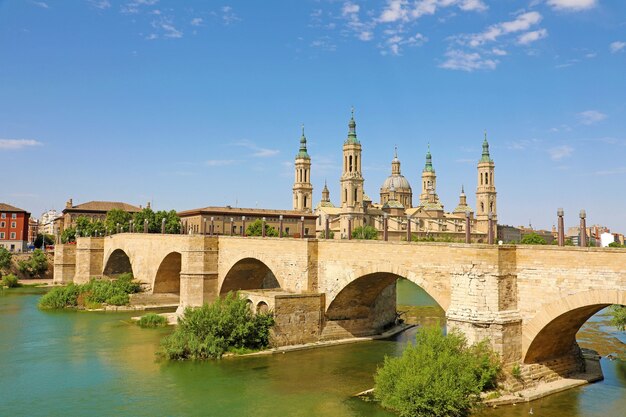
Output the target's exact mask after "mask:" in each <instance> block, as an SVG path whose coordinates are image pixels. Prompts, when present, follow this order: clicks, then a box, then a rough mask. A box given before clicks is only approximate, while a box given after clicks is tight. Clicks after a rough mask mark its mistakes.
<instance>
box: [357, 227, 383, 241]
mask: <svg viewBox="0 0 626 417" xmlns="http://www.w3.org/2000/svg"><path fill="white" fill-rule="evenodd" d="M352 238H353V239H365V240H376V239H378V230H376V229H375V228H374V227H373V226H359V227H357V228H356V229H354V230H353V231H352Z"/></svg>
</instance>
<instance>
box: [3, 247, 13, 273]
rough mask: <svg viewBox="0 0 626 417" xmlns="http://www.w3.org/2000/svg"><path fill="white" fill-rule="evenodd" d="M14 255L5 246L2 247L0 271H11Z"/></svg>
mask: <svg viewBox="0 0 626 417" xmlns="http://www.w3.org/2000/svg"><path fill="white" fill-rule="evenodd" d="M12 257H13V255H12V254H11V252H9V251H8V250H7V248H5V247H4V246H0V269H9V268H10V267H11V258H12Z"/></svg>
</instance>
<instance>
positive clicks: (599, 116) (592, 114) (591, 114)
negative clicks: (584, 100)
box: [578, 110, 608, 125]
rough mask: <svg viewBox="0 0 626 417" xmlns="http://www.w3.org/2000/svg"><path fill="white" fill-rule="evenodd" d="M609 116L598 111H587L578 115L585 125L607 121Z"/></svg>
mask: <svg viewBox="0 0 626 417" xmlns="http://www.w3.org/2000/svg"><path fill="white" fill-rule="evenodd" d="M607 117H608V116H607V115H606V114H604V113H602V112H600V111H598V110H587V111H583V112H580V113H578V119H579V121H580V123H582V124H584V125H592V124H595V123H598V122H601V121H602V120H604V119H606V118H607Z"/></svg>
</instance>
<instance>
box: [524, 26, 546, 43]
mask: <svg viewBox="0 0 626 417" xmlns="http://www.w3.org/2000/svg"><path fill="white" fill-rule="evenodd" d="M546 36H548V31H547V30H546V29H539V30H534V31H532V32H526V33H524V34H522V35H520V36H519V37H518V38H517V43H519V44H520V45H528V44H530V43H533V42H535V41H538V40H539V39H543V38H545V37H546Z"/></svg>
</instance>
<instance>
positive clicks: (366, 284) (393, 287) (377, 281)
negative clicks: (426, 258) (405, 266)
mask: <svg viewBox="0 0 626 417" xmlns="http://www.w3.org/2000/svg"><path fill="white" fill-rule="evenodd" d="M399 283H400V286H398V284H399ZM399 288H400V291H401V292H398V289H399ZM413 288H417V289H419V292H420V294H421V297H422V299H421V300H417V299H416V298H415V296H414V295H411V296H407V289H409V290H411V289H413ZM408 292H410V291H408ZM416 301H417V302H416ZM410 304H418V306H419V305H420V304H426V305H428V306H430V307H432V308H433V309H432V311H433V314H435V315H437V316H438V317H439V318H440V319H441V320H440V321H439V323H441V325H443V324H444V323H445V313H444V311H443V309H442V308H441V307H440V306H439V304H437V302H436V301H435V300H434V299H433V298H432V297H430V296H429V295H428V294H427V293H426V292H425V291H423V290H422V289H421V287H419V286H418V285H417V284H415V283H413V282H411V281H409V280H407V279H405V278H404V277H402V276H400V275H396V274H393V273H388V272H376V273H370V274H367V275H364V276H361V277H360V278H357V279H356V280H354V281H352V282H351V283H350V284H348V285H347V286H345V287H344V288H343V289H342V290H341V291H340V292H339V293H338V294H337V296H336V297H335V298H334V299H333V300H332V302H331V303H330V305H329V306H328V308H327V309H326V314H325V321H326V326H325V328H324V330H323V332H322V338H323V339H337V338H344V337H360V336H370V335H374V334H380V333H383V332H384V331H386V330H388V329H390V328H392V327H394V326H395V325H396V324H398V323H399V321H400V319H402V320H407V319H408V316H409V315H408V314H406V313H407V311H406V307H407V306H408V305H410ZM399 305H401V306H402V308H403V310H405V311H402V312H399V311H398V306H399ZM435 311H436V313H435ZM416 313H418V314H416ZM418 315H420V314H419V312H418V311H417V310H415V311H413V312H412V316H413V318H417V316H418ZM420 324H423V323H420ZM429 324H434V323H429Z"/></svg>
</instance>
